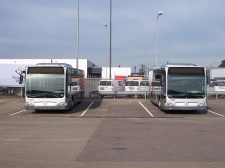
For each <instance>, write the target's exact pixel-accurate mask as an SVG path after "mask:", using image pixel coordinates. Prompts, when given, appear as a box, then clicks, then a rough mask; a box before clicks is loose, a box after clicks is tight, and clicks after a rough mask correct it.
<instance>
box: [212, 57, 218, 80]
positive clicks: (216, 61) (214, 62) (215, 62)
mask: <svg viewBox="0 0 225 168" xmlns="http://www.w3.org/2000/svg"><path fill="white" fill-rule="evenodd" d="M214 63H220V62H219V61H215V62H212V63H211V70H210V79H212V65H213V64H214Z"/></svg>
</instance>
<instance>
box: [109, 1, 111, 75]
mask: <svg viewBox="0 0 225 168" xmlns="http://www.w3.org/2000/svg"><path fill="white" fill-rule="evenodd" d="M109 30H110V33H109V38H110V39H109V79H111V68H112V0H110V29H109Z"/></svg>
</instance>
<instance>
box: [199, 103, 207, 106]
mask: <svg viewBox="0 0 225 168" xmlns="http://www.w3.org/2000/svg"><path fill="white" fill-rule="evenodd" d="M198 106H207V103H200V104H199V105H198Z"/></svg>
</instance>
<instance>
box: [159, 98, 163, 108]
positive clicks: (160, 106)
mask: <svg viewBox="0 0 225 168" xmlns="http://www.w3.org/2000/svg"><path fill="white" fill-rule="evenodd" d="M158 106H159V109H160V110H161V111H163V109H162V102H161V100H160V99H159V102H158Z"/></svg>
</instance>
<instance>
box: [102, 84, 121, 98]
mask: <svg viewBox="0 0 225 168" xmlns="http://www.w3.org/2000/svg"><path fill="white" fill-rule="evenodd" d="M98 91H99V94H100V96H101V97H102V98H103V97H104V96H107V95H114V94H115V93H116V92H118V91H124V84H123V81H122V80H100V81H99V84H98Z"/></svg>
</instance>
